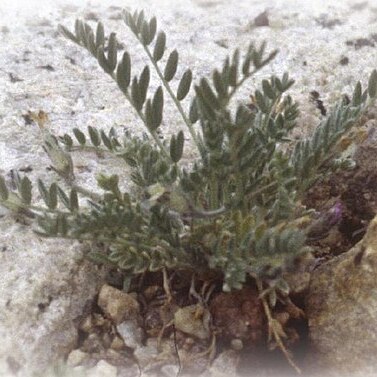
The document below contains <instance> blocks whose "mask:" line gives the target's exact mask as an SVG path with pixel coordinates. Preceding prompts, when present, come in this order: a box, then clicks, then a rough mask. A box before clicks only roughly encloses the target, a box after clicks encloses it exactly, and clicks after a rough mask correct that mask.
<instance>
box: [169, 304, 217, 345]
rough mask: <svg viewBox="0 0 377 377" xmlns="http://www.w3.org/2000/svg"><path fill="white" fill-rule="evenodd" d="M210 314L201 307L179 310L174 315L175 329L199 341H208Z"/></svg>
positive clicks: (188, 307)
mask: <svg viewBox="0 0 377 377" xmlns="http://www.w3.org/2000/svg"><path fill="white" fill-rule="evenodd" d="M209 320H210V313H209V311H208V310H207V309H205V308H203V307H202V306H199V305H190V306H185V307H184V308H180V309H178V310H177V311H176V312H175V314H174V325H175V327H176V328H177V329H178V330H180V331H182V332H184V333H186V334H190V335H193V336H195V337H197V338H199V339H208V338H209V336H210V331H209Z"/></svg>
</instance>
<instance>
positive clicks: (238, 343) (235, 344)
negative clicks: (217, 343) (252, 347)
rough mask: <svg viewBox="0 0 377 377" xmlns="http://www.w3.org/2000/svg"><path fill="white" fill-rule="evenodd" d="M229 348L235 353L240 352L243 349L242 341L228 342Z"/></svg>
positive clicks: (233, 340)
mask: <svg viewBox="0 0 377 377" xmlns="http://www.w3.org/2000/svg"><path fill="white" fill-rule="evenodd" d="M230 346H231V347H232V349H234V350H235V351H241V350H242V348H243V341H242V340H241V339H232V340H231V342H230Z"/></svg>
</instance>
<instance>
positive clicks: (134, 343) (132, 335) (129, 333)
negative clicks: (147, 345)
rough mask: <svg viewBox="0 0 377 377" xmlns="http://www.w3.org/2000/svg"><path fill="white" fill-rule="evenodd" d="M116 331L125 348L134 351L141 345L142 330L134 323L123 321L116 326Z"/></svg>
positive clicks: (132, 321)
mask: <svg viewBox="0 0 377 377" xmlns="http://www.w3.org/2000/svg"><path fill="white" fill-rule="evenodd" d="M117 330H118V333H119V335H120V336H121V337H122V338H123V340H124V344H125V345H126V346H127V347H129V348H133V349H135V348H137V347H140V346H141V345H142V341H143V330H142V328H141V327H140V326H139V325H138V324H137V323H136V321H134V320H129V321H124V322H122V323H121V324H120V325H118V326H117Z"/></svg>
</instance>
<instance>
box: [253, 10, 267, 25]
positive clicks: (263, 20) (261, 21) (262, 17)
mask: <svg viewBox="0 0 377 377" xmlns="http://www.w3.org/2000/svg"><path fill="white" fill-rule="evenodd" d="M254 25H255V26H257V27H261V26H270V21H269V19H268V12H267V11H266V10H265V11H264V12H262V13H261V14H259V15H258V16H257V17H255V18H254Z"/></svg>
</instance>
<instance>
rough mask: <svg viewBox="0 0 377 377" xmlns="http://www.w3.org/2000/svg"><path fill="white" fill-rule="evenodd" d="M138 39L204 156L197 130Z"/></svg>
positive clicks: (146, 48)
mask: <svg viewBox="0 0 377 377" xmlns="http://www.w3.org/2000/svg"><path fill="white" fill-rule="evenodd" d="M135 36H136V38H137V40H138V41H139V42H140V43H141V45H142V46H143V48H144V51H145V52H146V54H147V55H148V58H149V60H150V61H151V63H152V65H153V67H154V69H155V70H156V72H157V74H158V77H159V78H160V80H161V82H162V84H163V85H164V87H165V89H166V91H167V92H168V93H169V95H170V97H171V99H172V100H173V102H174V104H175V106H176V107H177V109H178V111H179V113H180V114H181V117H182V119H183V121H184V122H185V124H186V126H187V128H188V130H189V132H190V135H191V137H192V139H193V140H194V143H195V144H196V146H197V148H198V150H199V152H200V154H201V155H202V154H203V152H204V145H203V141H202V140H201V139H200V138H199V137H198V135H197V134H196V133H195V130H194V127H193V125H192V123H191V122H190V120H189V119H188V118H187V116H186V114H185V112H184V110H183V108H182V105H181V103H180V102H179V101H178V99H177V97H176V95H175V94H174V93H173V91H172V89H171V87H170V85H169V83H168V82H167V81H166V80H165V78H164V76H163V74H162V72H161V70H160V68H159V66H158V65H157V63H156V62H155V60H154V59H153V56H152V54H151V52H150V50H149V48H148V47H147V46H146V45H145V44H144V43H143V42H142V40H141V39H140V38H139V36H138V35H136V34H135Z"/></svg>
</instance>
